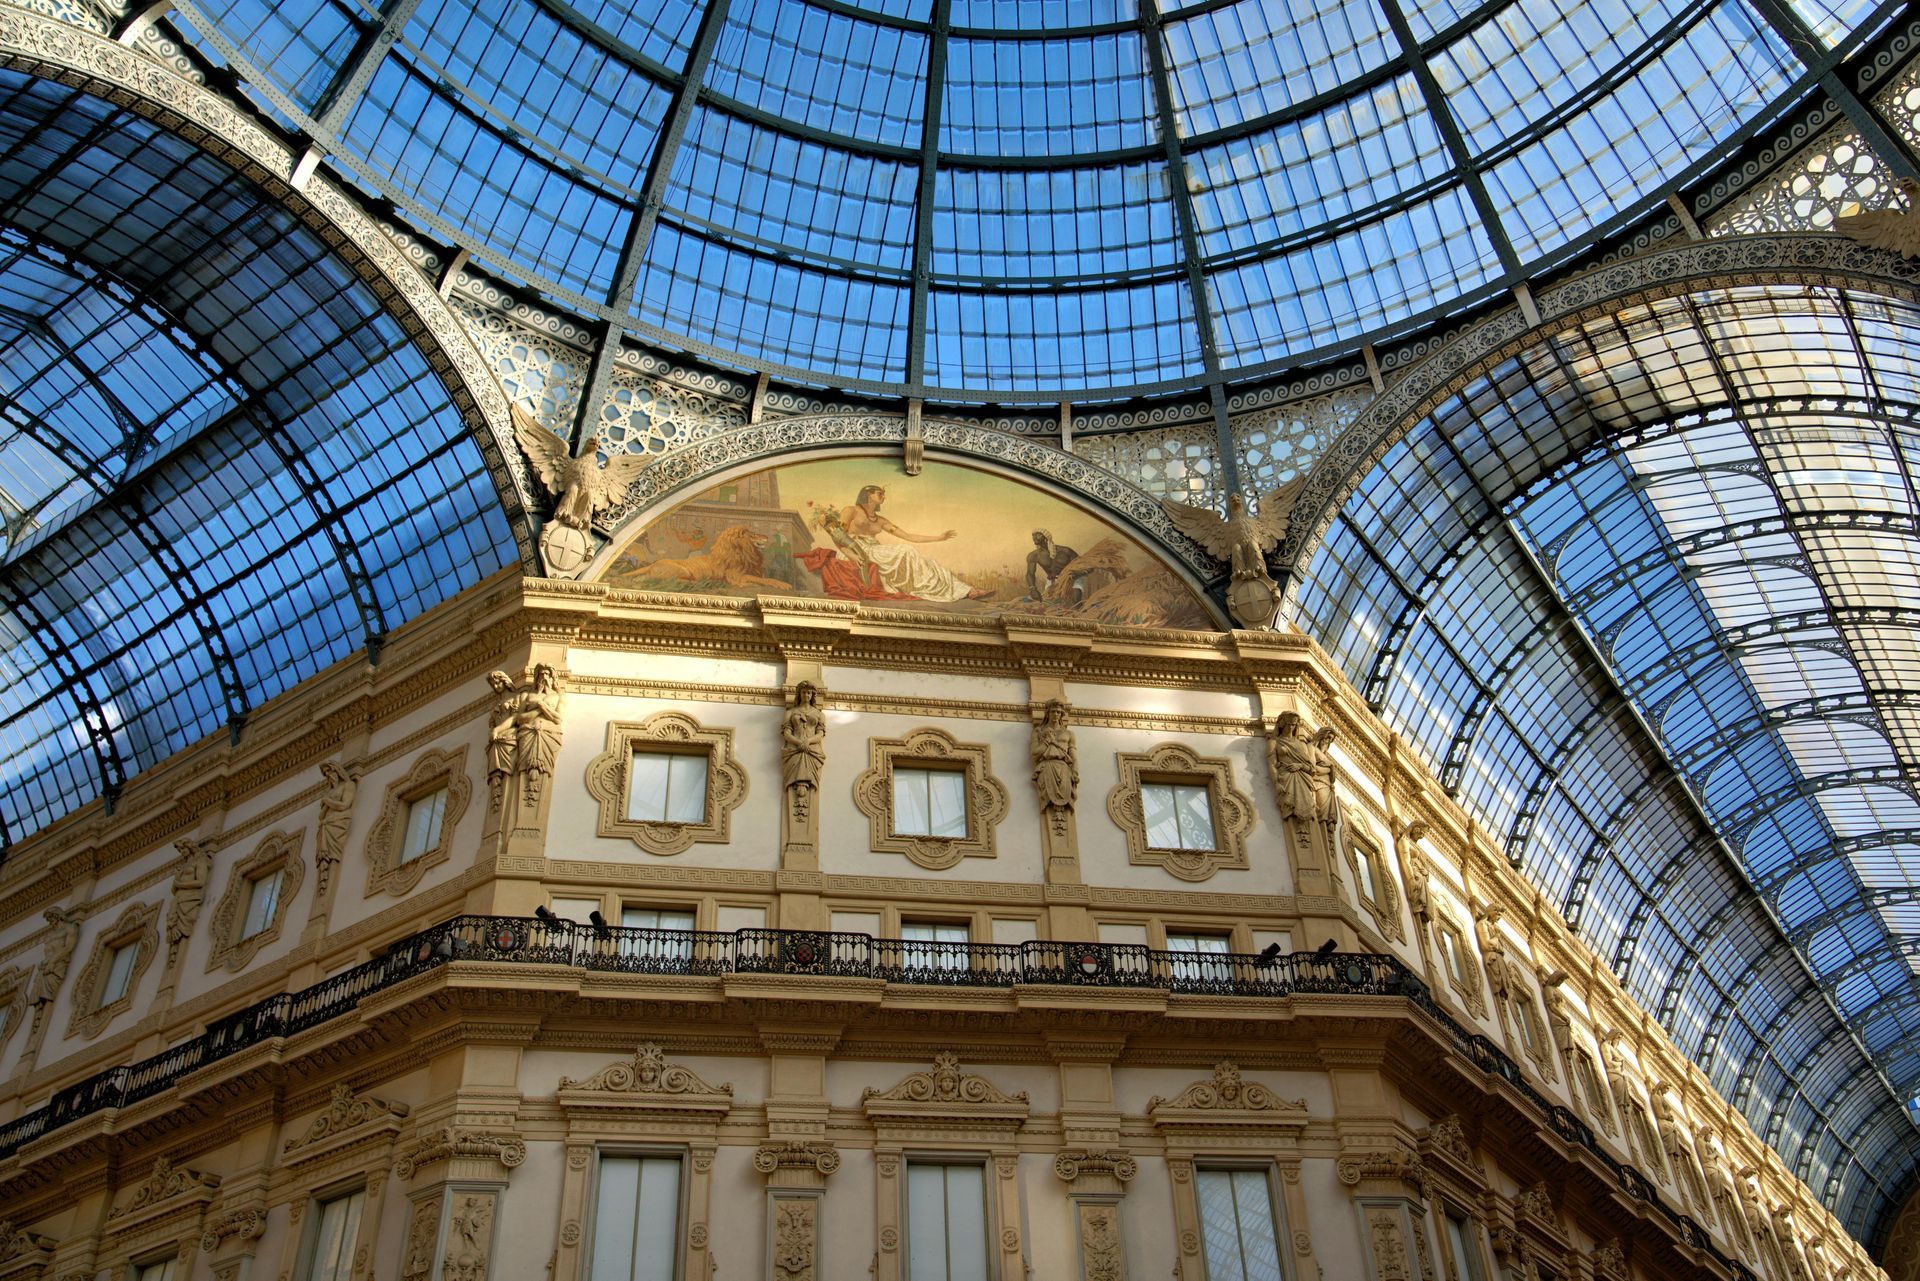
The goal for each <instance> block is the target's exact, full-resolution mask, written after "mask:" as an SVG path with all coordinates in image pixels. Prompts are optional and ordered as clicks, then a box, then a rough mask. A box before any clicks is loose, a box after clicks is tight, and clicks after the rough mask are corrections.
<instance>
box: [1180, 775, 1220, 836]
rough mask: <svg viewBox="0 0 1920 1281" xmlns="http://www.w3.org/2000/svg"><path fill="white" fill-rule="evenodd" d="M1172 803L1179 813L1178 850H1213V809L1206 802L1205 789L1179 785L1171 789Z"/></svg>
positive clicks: (1183, 784)
mask: <svg viewBox="0 0 1920 1281" xmlns="http://www.w3.org/2000/svg"><path fill="white" fill-rule="evenodd" d="M1173 796H1174V803H1175V804H1176V805H1177V806H1178V807H1179V811H1180V848H1181V849H1183V850H1210V849H1212V848H1213V807H1212V806H1211V805H1210V804H1208V802H1207V789H1206V788H1204V787H1190V786H1188V785H1187V784H1185V783H1179V784H1176V785H1175V786H1174V789H1173Z"/></svg>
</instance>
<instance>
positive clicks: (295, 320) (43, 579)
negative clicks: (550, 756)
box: [0, 72, 515, 841]
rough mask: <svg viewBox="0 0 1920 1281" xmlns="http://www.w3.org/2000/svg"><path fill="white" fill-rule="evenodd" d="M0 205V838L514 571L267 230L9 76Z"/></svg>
mask: <svg viewBox="0 0 1920 1281" xmlns="http://www.w3.org/2000/svg"><path fill="white" fill-rule="evenodd" d="M96 124H97V125H98V127H97V128H95V127H91V126H92V125H96ZM0 203H4V205H5V208H6V210H7V217H8V219H9V221H10V223H11V226H10V227H5V228H0V342H4V343H10V344H11V346H10V348H9V353H10V356H11V358H12V359H11V360H10V361H9V363H8V369H9V370H10V371H11V372H10V373H9V375H8V378H7V379H0V416H4V425H3V426H0V492H5V493H7V494H23V495H24V494H36V495H38V496H39V498H40V500H41V501H40V503H39V505H38V506H37V507H36V508H35V509H34V510H33V511H32V512H25V511H19V512H9V513H8V515H9V526H10V529H9V539H8V542H7V544H6V546H5V550H4V553H3V554H0V595H3V596H4V598H5V599H7V600H8V602H9V607H8V611H7V614H6V621H5V623H4V625H0V653H6V654H7V658H6V660H5V661H7V662H8V663H9V664H10V665H11V666H10V668H9V674H10V676H11V677H13V679H10V681H9V682H8V683H6V685H5V687H4V691H3V696H0V726H4V727H5V737H4V739H0V741H6V742H9V743H14V744H15V745H17V746H19V747H20V750H18V751H17V752H14V753H12V754H11V755H10V756H9V757H8V762H9V764H8V769H7V770H6V771H5V772H4V773H0V811H4V812H5V814H6V816H7V817H6V837H7V839H8V840H9V841H11V840H18V839H20V838H21V837H23V836H25V835H27V834H29V833H30V832H32V831H34V830H36V829H38V828H40V827H42V826H44V825H45V824H47V823H48V822H51V821H53V820H54V819H57V818H59V817H61V816H62V815H63V814H65V813H67V812H69V811H70V810H71V809H73V808H74V807H75V806H76V805H78V804H81V803H83V802H85V801H87V800H91V799H93V798H94V797H97V796H99V795H100V794H101V792H102V791H103V790H105V789H106V788H107V787H109V786H117V785H118V784H119V783H120V782H121V781H123V780H124V779H125V778H127V777H129V776H131V775H132V774H134V773H137V772H138V771H139V770H141V769H144V768H145V767H147V766H149V765H152V764H154V763H156V762H158V761H160V760H162V759H164V758H165V757H166V756H168V755H170V754H171V753H172V752H174V751H176V750H178V749H179V748H181V747H183V746H186V745H187V744H190V743H192V742H194V741H196V740H198V739H200V738H202V737H204V736H205V735H207V734H210V733H214V732H217V731H220V730H222V729H223V728H225V727H228V726H229V725H238V724H241V723H243V722H244V719H245V717H246V715H247V713H248V711H249V710H250V709H251V708H253V707H256V706H258V705H259V704H260V703H262V702H264V701H265V700H266V699H268V698H271V697H272V696H273V695H274V694H277V693H279V692H280V691H282V690H284V689H286V688H288V687H289V686H291V685H292V684H294V683H295V682H297V681H299V680H302V679H304V678H305V677H307V676H309V675H311V674H313V673H314V672H316V671H318V670H319V669H320V668H322V667H324V666H326V665H327V664H329V663H332V662H335V661H337V660H340V659H342V658H345V657H347V656H348V655H349V654H351V653H352V652H353V651H355V650H357V649H360V648H362V647H364V646H366V645H367V643H368V641H369V639H370V638H374V639H377V638H378V637H380V636H382V635H383V634H384V633H385V632H386V631H387V630H388V629H389V628H391V627H395V626H398V625H399V624H400V623H401V622H404V621H405V620H406V619H408V618H411V617H413V616H414V615H416V614H417V613H419V612H420V611H421V610H423V609H425V608H428V607H430V606H432V605H434V604H437V603H438V602H440V601H441V600H444V599H446V597H448V596H449V595H451V594H452V593H454V592H456V591H458V590H460V589H461V588H462V587H464V586H467V585H468V584H471V583H473V582H476V581H478V580H479V579H480V578H481V577H483V576H485V575H486V574H489V573H492V572H493V571H494V570H496V569H498V568H500V567H501V566H502V565H504V564H506V563H507V562H508V561H509V560H510V559H512V558H514V556H515V552H514V547H513V543H512V539H511V537H510V535H509V533H508V531H507V529H506V526H505V521H504V519H503V517H502V515H501V508H500V500H499V496H498V494H497V492H496V491H495V490H494V489H493V485H492V482H491V480H490V479H489V477H488V473H487V470H486V467H485V465H484V463H483V462H482V460H481V458H480V454H479V450H478V449H477V448H476V447H475V446H474V444H473V443H472V441H471V439H470V437H469V436H468V432H467V428H466V425H465V423H464V422H463V421H462V419H461V417H460V415H459V413H458V412H457V411H456V410H455V408H454V406H453V403H452V400H451V397H450V395H449V393H448V391H447V389H446V387H445V386H444V385H443V384H442V383H441V382H440V380H439V378H438V377H437V376H436V375H435V374H434V373H433V372H432V370H431V369H430V367H429V366H428V364H427V359H426V356H425V354H424V353H423V352H422V351H421V349H420V348H419V347H418V346H417V345H416V344H415V343H414V341H413V340H412V339H411V338H410V337H409V336H408V335H407V333H406V331H405V330H404V329H403V327H402V326H401V324H400V323H399V321H398V320H396V319H395V318H394V317H393V316H392V315H391V314H390V313H388V312H387V311H386V310H385V309H384V308H383V307H382V306H381V304H380V303H379V301H378V300H377V299H376V298H375V297H374V295H373V293H372V292H371V290H369V289H368V288H367V287H366V286H365V285H364V284H362V283H361V282H360V281H359V279H358V278H357V277H355V276H354V275H353V274H352V272H351V271H350V270H348V269H347V268H346V267H345V266H344V264H342V263H341V262H340V261H339V260H338V259H337V258H335V257H334V256H333V253H332V251H331V250H329V249H328V248H327V247H326V245H325V244H324V243H322V241H321V240H320V239H319V238H318V237H317V236H316V235H315V234H314V233H313V232H311V231H309V230H308V229H307V228H306V227H305V226H304V224H302V223H301V222H300V221H299V220H298V219H297V217H296V216H295V215H294V214H293V213H292V212H291V211H290V210H288V209H286V208H285V207H284V206H281V205H278V204H274V203H271V202H269V201H268V199H267V198H266V197H265V196H264V194H262V193H260V192H258V191H256V190H254V189H253V188H252V187H250V186H249V185H247V184H246V183H245V182H243V181H242V180H241V179H239V178H238V177H237V176H236V175H234V174H233V173H232V172H231V171H229V170H227V169H226V168H225V167H224V166H222V165H220V164H219V163H217V162H215V161H213V160H212V159H211V158H209V157H208V156H206V155H205V153H202V152H200V151H198V150H197V149H195V148H194V147H193V146H192V145H191V144H189V143H186V142H184V141H182V140H181V139H179V138H177V137H175V136H173V135H171V134H167V133H163V132H161V131H159V130H158V129H156V128H155V127H154V126H152V125H150V124H148V123H146V122H145V121H143V120H141V119H139V118H138V117H135V116H132V115H131V114H127V113H123V112H121V111H120V110H119V109H118V108H115V107H113V106H111V105H109V104H107V103H105V102H102V101H101V100H99V99H97V98H92V97H89V96H87V95H85V94H80V93H77V92H76V91H74V90H70V89H67V88H65V87H63V86H60V85H57V84H52V83H50V82H46V81H40V80H35V79H32V78H29V77H26V76H22V75H20V74H18V73H15V72H0ZM102 264H105V265H107V266H109V267H110V268H111V270H112V272H113V273H114V274H111V275H110V274H107V269H106V267H103V265H102ZM34 371H38V372H39V374H40V376H39V377H37V378H36V379H35V381H34V384H33V385H32V386H31V387H25V386H19V387H15V386H13V385H12V384H11V382H10V380H11V379H12V378H13V377H15V376H24V375H27V374H29V373H32V372H34ZM16 392H17V393H18V394H17V395H16V394H14V393H16ZM23 441H24V442H25V443H23ZM82 487H84V490H83V488H82ZM109 489H110V490H111V493H112V496H113V502H112V504H111V505H103V503H102V502H101V498H102V497H103V496H104V495H105V493H106V492H107V491H108V490H109ZM83 493H84V501H68V499H79V498H81V497H82V495H83ZM268 606H271V608H269V607H268ZM9 629H11V630H9ZM6 645H11V646H12V649H11V651H7V650H6V649H4V646H6ZM27 646H32V647H34V648H36V649H37V650H38V651H39V653H38V654H37V655H36V654H30V653H27V652H25V647H27ZM29 736H31V737H32V738H33V740H34V741H36V742H42V743H46V744H51V745H54V747H55V748H56V749H57V750H58V752H59V754H60V755H61V756H62V758H63V762H65V763H62V764H59V765H56V766H47V765H45V762H42V764H41V765H37V766H36V765H33V764H32V762H34V761H36V760H40V758H41V757H43V756H44V755H45V749H44V748H31V747H27V746H25V745H24V744H23V742H22V740H25V739H26V738H28V737H29ZM42 774H44V776H45V777H44V778H41V777H39V776H40V775H42Z"/></svg>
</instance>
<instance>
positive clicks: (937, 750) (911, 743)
mask: <svg viewBox="0 0 1920 1281" xmlns="http://www.w3.org/2000/svg"><path fill="white" fill-rule="evenodd" d="M867 752H868V756H867V768H866V771H865V772H864V773H862V774H861V775H860V777H859V778H857V779H855V780H854V781H853V803H854V804H855V805H856V806H858V807H859V810H860V812H861V813H862V814H865V815H866V816H867V827H868V846H869V847H870V848H871V849H872V850H873V852H874V853H876V854H904V855H906V856H907V857H908V858H909V859H911V860H913V862H914V863H916V864H918V865H919V866H921V867H924V868H927V869H929V870H930V871H936V872H937V871H940V870H942V869H945V868H949V867H952V866H953V865H954V864H956V863H958V862H959V861H960V860H961V859H963V858H992V857H994V853H995V850H994V828H995V827H997V826H998V825H999V823H1000V820H1001V819H1003V818H1005V817H1006V816H1007V789H1006V788H1005V787H1004V786H1003V785H1002V784H1001V783H1000V780H998V779H996V778H995V777H994V776H993V757H992V754H991V753H990V752H989V751H988V750H987V748H986V745H985V744H981V743H962V742H960V741H958V740H957V739H955V738H954V737H953V736H952V735H950V734H947V733H945V732H943V731H941V730H937V729H917V730H914V731H913V732H912V733H911V734H908V735H907V736H906V737H905V738H875V739H869V740H868V743H867ZM896 766H897V767H899V768H901V769H926V770H951V771H954V772H956V773H958V774H960V775H961V776H962V778H964V779H965V784H964V786H963V787H962V788H961V793H962V795H963V796H964V798H965V801H966V807H967V821H966V831H965V834H964V835H960V836H923V835H901V834H900V832H899V831H898V829H897V828H896V825H895V823H894V769H895V768H896Z"/></svg>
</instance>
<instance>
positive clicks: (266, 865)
mask: <svg viewBox="0 0 1920 1281" xmlns="http://www.w3.org/2000/svg"><path fill="white" fill-rule="evenodd" d="M306 872H307V865H306V863H305V862H304V861H303V860H302V859H301V857H300V833H299V832H275V833H273V834H272V835H271V836H269V837H267V838H266V839H265V840H264V841H261V842H260V844H259V846H258V847H257V848H256V849H255V850H254V851H253V853H251V854H249V855H248V856H247V857H246V858H243V859H241V860H240V861H239V862H238V863H235V864H234V865H233V871H232V873H231V874H229V876H228V877H227V889H226V893H224V894H222V895H221V896H220V901H219V902H218V903H215V904H214V906H213V951H212V952H211V954H209V955H208V957H207V969H208V970H209V971H212V970H216V969H221V968H225V969H228V970H241V969H245V968H246V966H247V964H248V962H250V961H252V960H253V958H254V954H255V953H257V952H258V951H259V950H260V949H261V948H263V947H265V946H266V945H267V944H269V943H271V942H273V941H274V940H275V939H277V938H279V937H280V929H281V927H282V926H283V925H285V924H286V920H287V913H288V911H289V910H290V908H291V906H292V903H293V897H294V895H295V894H297V893H299V891H300V882H301V881H302V880H304V879H305V877H306ZM269 876H275V877H279V878H280V879H279V885H278V887H277V891H276V892H275V894H274V897H273V910H272V912H271V914H269V915H268V916H267V918H266V919H265V921H264V923H262V924H260V926H259V928H257V929H255V930H254V932H253V933H251V934H247V933H246V926H247V923H248V921H247V918H248V916H249V911H250V907H251V903H252V899H253V896H254V895H255V894H256V893H258V892H259V891H257V890H256V889H255V886H256V885H257V884H259V883H260V882H261V881H263V880H264V879H265V878H267V877H269ZM243 935H244V937H243Z"/></svg>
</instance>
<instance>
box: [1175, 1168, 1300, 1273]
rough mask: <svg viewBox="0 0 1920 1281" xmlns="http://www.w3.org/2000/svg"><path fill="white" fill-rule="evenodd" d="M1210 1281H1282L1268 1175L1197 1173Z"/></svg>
mask: <svg viewBox="0 0 1920 1281" xmlns="http://www.w3.org/2000/svg"><path fill="white" fill-rule="evenodd" d="M1194 1185H1195V1187H1194V1192H1195V1195H1196V1196H1198V1198H1199V1200H1200V1242H1201V1247H1202V1251H1203V1253H1204V1255H1205V1258H1206V1265H1207V1281H1281V1276H1282V1274H1281V1271H1280V1238H1279V1234H1278V1232H1277V1231H1276V1229H1275V1227H1274V1213H1273V1192H1272V1189H1271V1188H1270V1187H1269V1186H1268V1183H1267V1175H1266V1172H1265V1171H1264V1170H1204V1169H1203V1170H1196V1171H1194Z"/></svg>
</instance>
